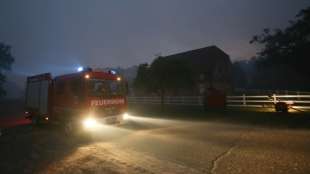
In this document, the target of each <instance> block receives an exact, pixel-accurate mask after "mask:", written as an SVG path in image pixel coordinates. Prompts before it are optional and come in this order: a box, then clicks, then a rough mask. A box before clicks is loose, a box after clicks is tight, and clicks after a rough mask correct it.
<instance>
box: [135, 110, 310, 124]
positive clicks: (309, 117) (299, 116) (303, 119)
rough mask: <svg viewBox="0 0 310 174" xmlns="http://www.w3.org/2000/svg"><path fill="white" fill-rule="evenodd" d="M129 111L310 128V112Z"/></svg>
mask: <svg viewBox="0 0 310 174" xmlns="http://www.w3.org/2000/svg"><path fill="white" fill-rule="evenodd" d="M129 112H130V113H131V114H134V115H147V116H150V117H166V118H171V119H185V120H197V121H199V120H209V121H220V122H227V121H228V122H232V123H236V124H251V125H255V126H267V127H274V128H290V129H291V128H292V129H309V128H310V113H307V112H300V113H299V112H292V113H276V112H273V111H272V109H269V110H266V109H265V110H264V109H246V108H245V109H244V108H234V109H221V110H208V111H205V110H204V109H203V108H202V107H199V106H173V105H166V106H163V107H161V106H160V105H145V104H139V105H137V104H130V105H129Z"/></svg>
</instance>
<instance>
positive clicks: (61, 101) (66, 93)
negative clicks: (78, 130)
mask: <svg viewBox="0 0 310 174" xmlns="http://www.w3.org/2000/svg"><path fill="white" fill-rule="evenodd" d="M53 96H54V97H53V98H54V99H53V102H54V104H53V114H54V116H55V118H56V119H57V120H62V119H68V118H70V117H71V116H74V117H75V116H79V115H80V114H81V112H82V110H83V108H84V107H85V104H84V101H85V100H84V98H85V90H84V82H83V80H82V78H81V77H80V76H78V75H77V76H70V77H68V78H56V79H55V87H54V94H53Z"/></svg>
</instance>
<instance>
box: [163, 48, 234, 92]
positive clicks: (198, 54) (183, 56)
mask: <svg viewBox="0 0 310 174" xmlns="http://www.w3.org/2000/svg"><path fill="white" fill-rule="evenodd" d="M165 58H166V59H170V60H178V61H184V62H185V63H186V64H188V65H189V67H190V68H191V70H192V72H193V75H194V77H193V79H194V80H195V83H194V84H195V86H194V87H193V88H192V89H193V91H191V92H190V93H191V94H194V95H202V94H204V92H205V91H206V90H207V89H208V88H215V89H217V90H220V91H223V92H229V91H231V90H232V87H233V86H232V63H231V61H230V58H229V55H227V54H226V53H225V52H224V51H222V50H221V49H220V48H218V47H217V46H209V47H204V48H200V49H195V50H191V51H186V52H183V53H178V54H174V55H170V56H166V57H165Z"/></svg>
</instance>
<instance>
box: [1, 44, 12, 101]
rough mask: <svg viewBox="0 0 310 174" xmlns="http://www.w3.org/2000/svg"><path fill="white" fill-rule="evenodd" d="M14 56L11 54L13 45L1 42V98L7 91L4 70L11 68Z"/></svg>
mask: <svg viewBox="0 0 310 174" xmlns="http://www.w3.org/2000/svg"><path fill="white" fill-rule="evenodd" d="M13 62H14V58H13V56H12V54H11V47H10V46H8V45H6V44H4V43H1V42H0V98H2V97H3V96H5V94H6V92H5V90H4V89H3V85H4V83H5V81H6V79H5V75H4V71H8V70H10V69H11V65H12V63H13Z"/></svg>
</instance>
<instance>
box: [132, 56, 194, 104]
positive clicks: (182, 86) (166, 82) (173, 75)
mask: <svg viewBox="0 0 310 174" xmlns="http://www.w3.org/2000/svg"><path fill="white" fill-rule="evenodd" d="M193 83H194V80H193V74H192V71H191V69H190V67H189V66H188V65H187V64H186V63H185V62H183V61H179V60H174V59H168V58H165V57H158V58H156V59H155V60H154V61H153V62H152V64H151V65H148V64H140V65H139V67H138V71H137V76H136V78H135V80H134V88H135V92H136V94H141V93H142V94H154V95H158V96H161V97H162V99H163V98H164V96H165V95H178V93H180V92H181V91H182V90H187V89H190V88H191V87H192V86H193Z"/></svg>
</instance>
